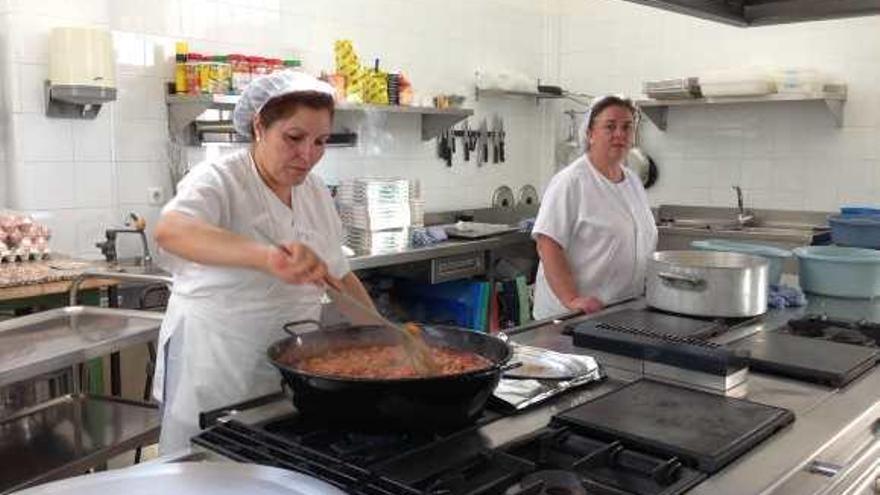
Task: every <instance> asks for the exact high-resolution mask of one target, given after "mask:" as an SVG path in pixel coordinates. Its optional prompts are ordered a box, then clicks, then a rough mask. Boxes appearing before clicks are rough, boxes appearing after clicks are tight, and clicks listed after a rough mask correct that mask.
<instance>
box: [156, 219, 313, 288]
mask: <svg viewBox="0 0 880 495" xmlns="http://www.w3.org/2000/svg"><path fill="white" fill-rule="evenodd" d="M154 236H155V238H156V242H157V243H158V244H159V246H161V247H162V249H165V250H166V251H168V252H170V253H172V254H174V255H177V256H179V257H181V258H184V259H187V260H190V261H195V262H196V263H201V264H204V265H220V266H233V267H241V268H251V269H254V270H260V271H263V272H266V273H269V274H270V275H274V276H275V277H278V278H279V279H281V280H284V281H286V282H289V283H295V284H305V283H315V284H320V283H323V282H324V281H325V280H326V279H327V278H328V277H329V274H328V271H327V265H326V264H325V263H324V262H323V261H322V260H321V259H320V258H319V257H318V255H316V254H315V253H314V252H313V251H312V250H311V249H310V248H309V247H308V246H306V245H305V244H302V243H298V242H291V243H289V244H285V247H286V248H287V252H284V251H282V250H280V249H277V248H274V247H271V246H267V245H265V244H262V243H259V242H256V241H254V240H252V239H248V238H247V237H244V236H241V235H239V234H236V233H234V232H230V231H228V230H226V229H223V228H220V227H217V226H215V225H211V224H210V223H208V222H205V221H203V220H199V219H198V218H195V217H192V216H190V215H187V214H185V213H179V212H175V211H169V212H167V213H164V214H163V215H162V216H161V217H160V218H159V222H158V223H157V224H156V231H155V234H154Z"/></svg>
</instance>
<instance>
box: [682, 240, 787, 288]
mask: <svg viewBox="0 0 880 495" xmlns="http://www.w3.org/2000/svg"><path fill="white" fill-rule="evenodd" d="M691 247H692V248H694V249H700V250H702V251H725V252H729V253H742V254H752V255H755V256H760V257H762V258H764V259H766V260H767V261H768V262H770V267H769V268H768V270H767V283H768V284H770V285H775V284H778V283H779V279H780V278H782V264H783V263H785V260H786V259H788V258H791V251H789V250H787V249H782V248H778V247H776V246H768V245H766V244H752V243H749V242H737V241H728V240H726V239H703V240H700V241H692V242H691Z"/></svg>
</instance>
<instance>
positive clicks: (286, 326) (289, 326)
mask: <svg viewBox="0 0 880 495" xmlns="http://www.w3.org/2000/svg"><path fill="white" fill-rule="evenodd" d="M299 325H315V326H316V327H318V330H320V329H321V324H320V323H319V322H317V321H316V320H296V321H291V322H287V323H285V324H284V326H282V327H281V328H283V329H284V331H285V332H286V333H287V335H290V336H291V337H296V332H294V331H293V330H292V328H293V327H296V326H299Z"/></svg>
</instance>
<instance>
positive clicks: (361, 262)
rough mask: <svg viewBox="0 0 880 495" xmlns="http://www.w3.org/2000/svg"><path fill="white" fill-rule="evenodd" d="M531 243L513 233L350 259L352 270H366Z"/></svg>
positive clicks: (449, 241)
mask: <svg viewBox="0 0 880 495" xmlns="http://www.w3.org/2000/svg"><path fill="white" fill-rule="evenodd" d="M529 241H531V237H530V234H528V233H524V232H512V233H509V234H502V235H497V236H493V237H486V238H484V239H477V240H472V241H470V240H458V239H450V240H448V241H444V242H441V243H439V244H435V245H433V246H425V247H411V248H407V249H405V250H403V251H399V252H393V253H379V254H359V255H356V256H352V257H349V258H348V263H349V265H351V269H352V270H364V269H368V268H378V267H383V266H391V265H399V264H403V263H412V262H416V261H425V260H431V259H434V258H440V257H443V256H452V255H456V254H464V253H473V252H476V251H489V250H492V249H497V248H500V247H503V246H509V245H512V244H518V243H521V242H529Z"/></svg>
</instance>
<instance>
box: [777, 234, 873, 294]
mask: <svg viewBox="0 0 880 495" xmlns="http://www.w3.org/2000/svg"><path fill="white" fill-rule="evenodd" d="M794 254H795V256H797V257H798V264H799V266H800V269H799V271H800V274H799V275H800V284H801V288H802V289H803V290H804V292H812V293H815V294H822V295H826V296H837V297H853V298H873V297H876V296H880V252H877V251H874V250H871V249H859V248H852V247H840V246H804V247H799V248H795V249H794Z"/></svg>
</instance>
